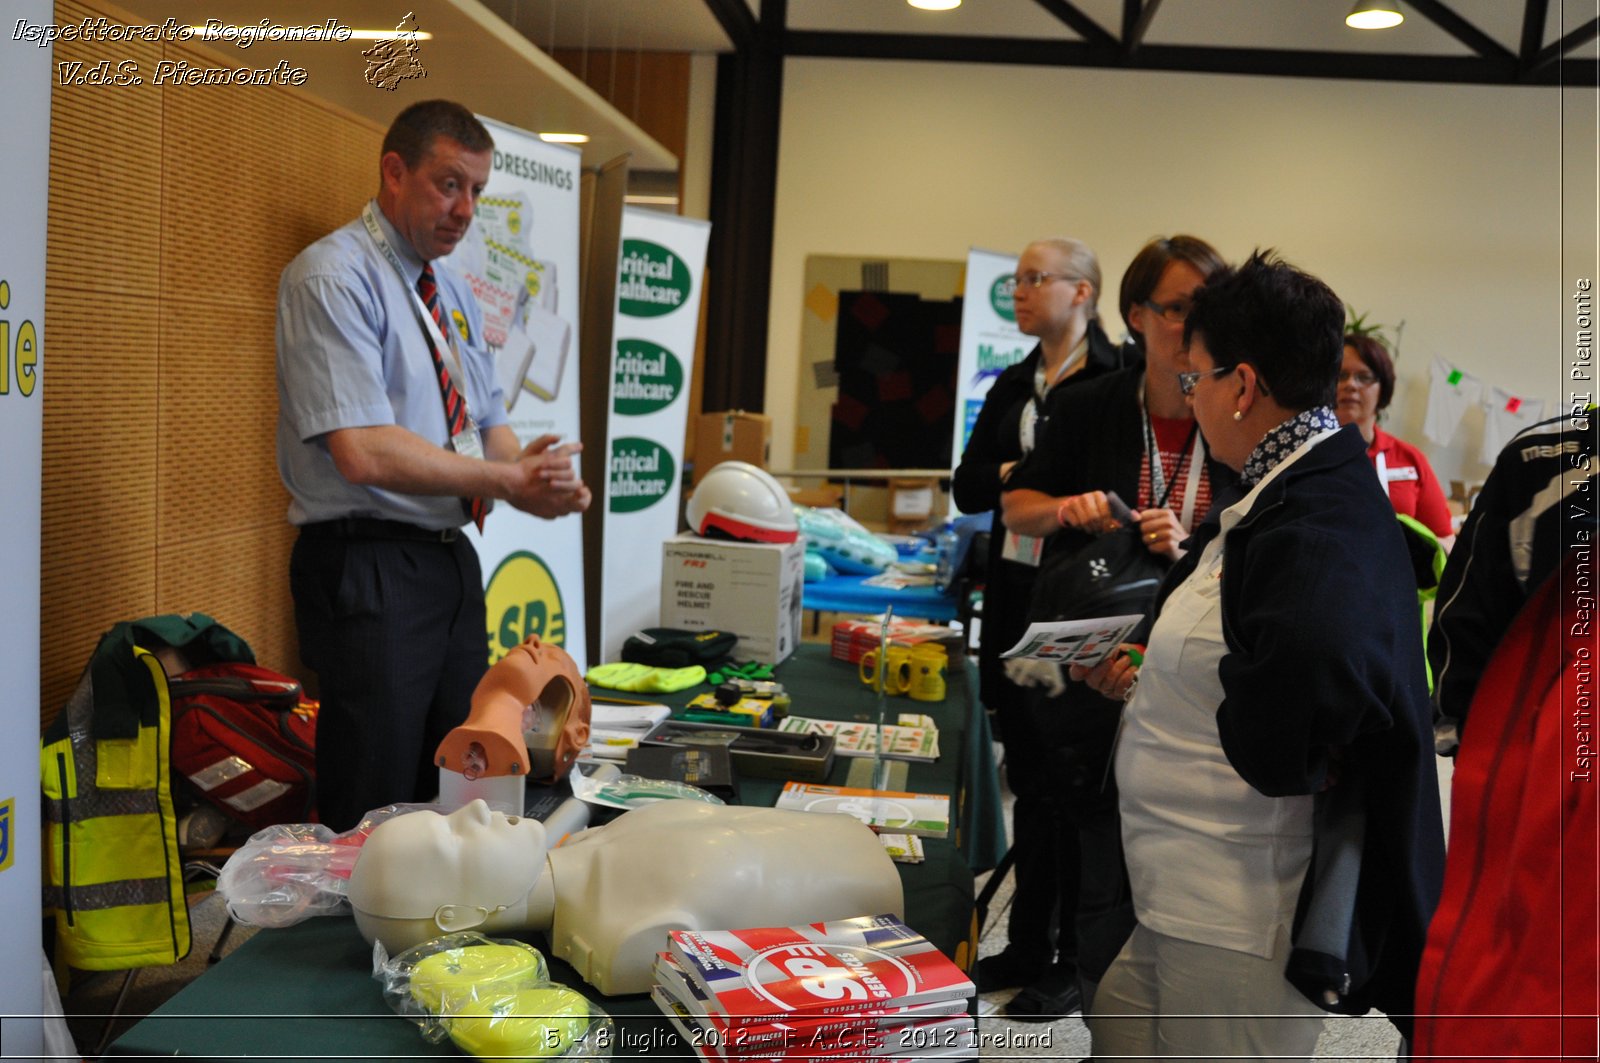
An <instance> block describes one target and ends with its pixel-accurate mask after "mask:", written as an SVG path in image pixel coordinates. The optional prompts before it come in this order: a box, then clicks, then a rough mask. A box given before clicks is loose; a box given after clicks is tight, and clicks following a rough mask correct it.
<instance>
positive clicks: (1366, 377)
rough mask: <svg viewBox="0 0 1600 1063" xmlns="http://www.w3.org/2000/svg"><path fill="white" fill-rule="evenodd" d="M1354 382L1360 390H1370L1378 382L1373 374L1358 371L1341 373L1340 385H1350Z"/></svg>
mask: <svg viewBox="0 0 1600 1063" xmlns="http://www.w3.org/2000/svg"><path fill="white" fill-rule="evenodd" d="M1352 380H1354V381H1355V382H1356V387H1358V388H1370V387H1371V386H1372V385H1374V384H1376V383H1377V382H1378V378H1377V377H1375V376H1373V375H1372V374H1371V373H1367V372H1363V371H1357V372H1354V373H1346V372H1343V371H1341V372H1340V373H1339V383H1341V384H1348V383H1349V382H1350V381H1352Z"/></svg>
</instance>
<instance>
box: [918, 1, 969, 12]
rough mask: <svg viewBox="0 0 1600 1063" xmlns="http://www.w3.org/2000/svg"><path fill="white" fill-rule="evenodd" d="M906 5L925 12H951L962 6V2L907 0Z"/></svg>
mask: <svg viewBox="0 0 1600 1063" xmlns="http://www.w3.org/2000/svg"><path fill="white" fill-rule="evenodd" d="M906 3H908V4H910V5H911V6H912V7H920V8H921V9H922V10H924V11H950V10H953V9H955V8H958V7H960V6H961V0H906Z"/></svg>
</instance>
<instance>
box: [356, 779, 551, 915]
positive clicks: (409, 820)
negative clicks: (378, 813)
mask: <svg viewBox="0 0 1600 1063" xmlns="http://www.w3.org/2000/svg"><path fill="white" fill-rule="evenodd" d="M545 847H546V846H545V832H544V826H543V824H541V823H539V822H538V821H537V820H532V819H526V818H522V817H516V816H513V817H507V816H506V815H505V814H504V813H503V812H494V811H491V810H490V808H489V806H488V805H486V804H484V802H482V801H471V802H468V803H467V804H466V805H465V806H464V807H462V808H459V809H457V810H456V811H454V812H452V813H450V814H449V815H447V816H441V815H439V814H438V813H437V812H411V813H408V814H406V815H403V816H396V817H395V818H394V819H391V820H389V821H387V822H385V823H381V824H379V826H378V828H377V829H376V830H374V831H373V832H372V836H371V837H369V838H368V839H367V841H366V844H365V845H363V846H362V847H361V856H360V857H359V858H358V859H357V860H356V866H355V871H354V872H353V873H352V874H351V876H350V902H351V904H353V905H355V906H356V907H357V908H359V909H361V910H362V911H364V912H367V913H369V914H371V915H377V916H382V917H384V918H390V919H426V918H432V916H433V915H434V913H435V912H436V911H437V910H438V909H439V908H440V907H441V906H443V905H456V906H464V907H480V908H484V909H487V910H488V911H490V912H492V911H495V910H496V909H499V908H502V907H506V906H508V905H514V904H517V903H519V902H520V901H521V900H522V899H523V898H524V897H526V896H527V895H528V892H529V891H530V890H532V889H533V885H534V883H535V882H536V881H538V878H539V875H540V873H541V872H543V870H544V858H545Z"/></svg>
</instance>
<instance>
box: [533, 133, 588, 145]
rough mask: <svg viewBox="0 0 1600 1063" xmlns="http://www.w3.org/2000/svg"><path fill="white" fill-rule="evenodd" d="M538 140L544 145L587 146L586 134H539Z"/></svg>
mask: <svg viewBox="0 0 1600 1063" xmlns="http://www.w3.org/2000/svg"><path fill="white" fill-rule="evenodd" d="M539 139H540V140H542V141H544V142H545V143H546V144H587V143H589V134H588V133H540V134H539Z"/></svg>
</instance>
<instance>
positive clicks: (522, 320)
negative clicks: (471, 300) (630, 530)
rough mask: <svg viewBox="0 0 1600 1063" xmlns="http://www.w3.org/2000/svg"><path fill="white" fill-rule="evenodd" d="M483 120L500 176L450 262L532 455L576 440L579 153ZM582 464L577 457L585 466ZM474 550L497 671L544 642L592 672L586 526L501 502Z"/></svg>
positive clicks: (494, 175)
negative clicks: (532, 640)
mask: <svg viewBox="0 0 1600 1063" xmlns="http://www.w3.org/2000/svg"><path fill="white" fill-rule="evenodd" d="M479 118H481V119H482V120H483V123H484V125H486V126H488V127H489V133H490V135H491V136H493V137H494V164H493V169H492V170H491V171H490V174H489V183H488V185H487V187H486V188H485V189H484V193H483V195H482V196H481V197H480V198H479V199H478V213H477V218H476V220H474V221H473V223H472V227H471V228H470V229H468V230H467V236H466V239H464V240H463V241H462V242H461V246H460V247H458V248H456V250H455V251H454V252H453V253H452V254H451V255H450V258H449V262H450V264H451V265H452V266H454V267H455V268H456V269H458V270H460V271H461V272H462V273H464V274H466V277H467V279H468V280H469V281H470V282H471V284H472V290H473V291H474V292H475V293H476V294H477V297H478V305H479V306H480V307H481V308H482V310H483V331H484V336H483V338H484V341H485V342H486V343H487V344H488V346H489V349H490V350H491V351H493V352H494V357H495V373H496V375H497V377H498V378H499V381H500V386H501V388H502V389H503V390H504V391H505V397H506V407H507V413H508V415H509V417H510V419H511V428H512V430H513V431H514V432H516V434H517V438H518V439H519V440H521V441H522V443H523V444H524V445H526V444H527V443H530V442H532V441H533V440H534V439H536V438H538V437H539V436H541V435H545V434H547V433H548V434H553V435H558V436H560V437H561V439H562V440H563V441H573V440H577V439H578V437H579V433H578V219H579V215H580V211H579V196H578V176H579V170H580V163H581V161H582V155H581V154H580V153H579V152H578V151H576V150H575V149H573V148H570V147H564V146H562V145H559V144H546V143H545V142H544V141H542V140H540V139H539V138H538V136H536V135H535V134H533V133H529V132H527V131H526V130H522V129H517V128H515V127H513V126H508V125H505V124H504V123H501V122H496V121H494V120H493V119H490V118H483V116H482V115H479ZM582 457H583V456H581V455H580V456H579V457H578V458H577V459H575V460H577V461H578V462H579V463H580V467H581V464H582ZM587 457H588V458H589V460H590V461H593V460H595V459H596V457H597V456H596V455H588V456H587ZM600 457H601V458H602V460H603V456H600ZM473 540H474V544H475V545H476V546H477V548H478V557H479V559H480V560H481V562H482V564H483V576H484V581H485V598H486V600H487V604H488V610H489V617H488V619H489V660H490V662H491V663H492V662H494V661H498V660H499V659H500V658H501V657H503V656H505V655H506V653H508V652H509V651H510V650H511V649H512V647H514V646H516V645H518V644H519V643H521V642H522V641H523V640H524V639H526V638H527V637H528V636H529V635H538V636H539V637H540V638H541V639H543V640H544V641H546V642H551V643H554V644H556V645H558V646H561V647H562V648H564V649H565V650H566V651H567V652H568V653H569V654H571V655H572V657H573V659H574V660H576V661H577V663H578V667H579V669H580V670H581V669H583V668H585V667H587V666H586V664H585V662H584V657H585V652H584V637H583V633H584V601H583V525H582V523H581V518H580V517H577V516H570V517H562V518H560V519H558V520H553V521H552V520H543V519H541V518H539V517H535V516H532V515H530V514H527V513H523V512H521V511H520V510H515V509H512V508H511V507H510V506H508V505H505V504H504V503H502V504H500V505H498V506H496V507H495V511H494V512H493V513H492V514H490V516H489V519H488V521H487V522H486V523H485V524H484V530H483V533H482V535H478V534H477V533H473Z"/></svg>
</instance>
